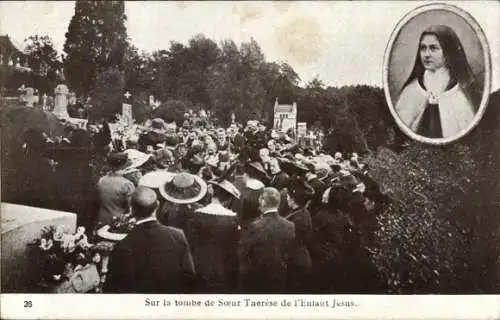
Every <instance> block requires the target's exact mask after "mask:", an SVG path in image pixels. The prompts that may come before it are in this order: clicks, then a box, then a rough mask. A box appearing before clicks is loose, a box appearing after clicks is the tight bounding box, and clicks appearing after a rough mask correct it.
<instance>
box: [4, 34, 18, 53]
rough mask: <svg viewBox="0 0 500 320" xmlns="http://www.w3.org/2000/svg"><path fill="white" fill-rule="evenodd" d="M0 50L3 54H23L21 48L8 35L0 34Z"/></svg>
mask: <svg viewBox="0 0 500 320" xmlns="http://www.w3.org/2000/svg"><path fill="white" fill-rule="evenodd" d="M0 52H2V53H3V54H8V55H12V54H22V51H21V50H19V49H18V48H17V47H16V45H15V44H14V43H12V40H11V39H10V38H9V36H8V35H0Z"/></svg>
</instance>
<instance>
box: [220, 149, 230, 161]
mask: <svg viewBox="0 0 500 320" xmlns="http://www.w3.org/2000/svg"><path fill="white" fill-rule="evenodd" d="M229 160H231V156H230V154H229V152H228V151H219V162H229Z"/></svg>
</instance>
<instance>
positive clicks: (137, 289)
mask: <svg viewBox="0 0 500 320" xmlns="http://www.w3.org/2000/svg"><path fill="white" fill-rule="evenodd" d="M193 276H194V265H193V258H192V256H191V252H190V249H189V245H188V242H187V240H186V237H185V236H184V232H182V230H179V229H176V228H172V227H168V226H163V225H161V224H160V223H158V222H157V221H149V222H145V223H143V224H140V225H137V226H136V227H135V228H134V230H132V232H131V233H130V234H129V235H128V236H127V237H126V238H125V239H123V240H122V241H121V242H119V243H118V244H117V245H116V247H115V249H114V250H113V253H112V255H111V260H110V266H109V276H108V279H107V281H106V283H105V287H104V292H112V293H185V292H188V287H189V285H190V282H191V280H192V278H193Z"/></svg>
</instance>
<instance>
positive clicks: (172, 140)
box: [165, 135, 179, 147]
mask: <svg viewBox="0 0 500 320" xmlns="http://www.w3.org/2000/svg"><path fill="white" fill-rule="evenodd" d="M178 142H179V140H178V139H177V137H176V136H173V135H168V136H167V137H166V139H165V145H166V146H168V147H175V146H176V145H177V143H178Z"/></svg>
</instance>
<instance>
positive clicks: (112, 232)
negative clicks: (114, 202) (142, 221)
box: [97, 214, 136, 241]
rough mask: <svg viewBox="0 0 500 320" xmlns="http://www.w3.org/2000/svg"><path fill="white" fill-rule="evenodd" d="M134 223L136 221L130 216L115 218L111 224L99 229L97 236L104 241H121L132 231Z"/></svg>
mask: <svg viewBox="0 0 500 320" xmlns="http://www.w3.org/2000/svg"><path fill="white" fill-rule="evenodd" d="M135 223H136V219H135V218H134V217H133V216H132V215H131V214H123V215H120V216H116V217H113V221H112V222H111V224H109V225H105V226H103V227H101V228H99V229H98V230H97V235H98V236H99V237H101V238H103V239H106V240H111V241H121V240H123V239H124V238H125V237H126V236H127V234H128V233H129V232H130V231H132V229H134V227H135Z"/></svg>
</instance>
